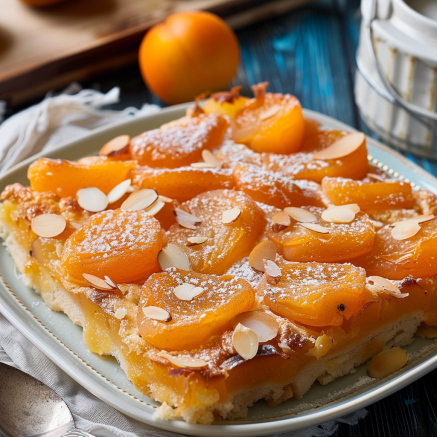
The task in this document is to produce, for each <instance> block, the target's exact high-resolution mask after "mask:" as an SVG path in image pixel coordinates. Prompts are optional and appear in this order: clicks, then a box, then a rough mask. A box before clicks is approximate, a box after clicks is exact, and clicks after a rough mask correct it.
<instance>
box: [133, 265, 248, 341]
mask: <svg viewBox="0 0 437 437" xmlns="http://www.w3.org/2000/svg"><path fill="white" fill-rule="evenodd" d="M182 284H191V285H192V286H194V287H198V288H200V290H197V291H196V293H200V294H198V295H197V296H195V297H194V298H192V299H191V300H181V299H180V298H179V297H177V296H176V294H175V289H176V288H177V287H178V286H181V285H182ZM176 293H177V291H176ZM254 296H255V293H254V291H253V289H252V287H251V286H250V284H249V283H248V282H246V281H244V280H242V279H237V278H234V277H233V276H230V275H226V276H221V277H217V276H210V275H202V274H199V273H194V272H187V271H184V270H178V269H173V268H172V269H169V270H167V271H166V272H164V273H159V274H155V275H153V276H151V277H150V278H149V279H148V280H147V281H146V282H145V284H144V286H143V289H142V296H141V300H140V303H139V307H138V329H139V331H140V333H141V336H142V337H143V338H144V339H145V340H146V341H148V342H149V343H151V344H153V345H154V346H156V347H158V348H160V349H165V350H184V349H186V350H191V349H194V348H198V347H199V346H200V345H202V344H203V343H204V342H205V341H206V340H208V339H209V338H210V337H212V336H213V335H219V334H222V333H223V332H224V331H226V330H229V329H232V322H233V320H234V318H235V317H236V316H237V315H238V314H240V313H242V312H244V311H248V310H250V309H251V308H252V306H253V303H254ZM149 306H156V307H159V308H162V309H164V310H165V311H167V312H168V313H169V314H170V316H171V320H170V321H167V322H164V321H159V320H154V319H152V318H150V317H147V316H146V315H145V313H144V308H147V307H149Z"/></svg>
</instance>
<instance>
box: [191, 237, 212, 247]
mask: <svg viewBox="0 0 437 437" xmlns="http://www.w3.org/2000/svg"><path fill="white" fill-rule="evenodd" d="M187 241H188V243H187V246H197V245H199V244H203V243H205V242H206V241H208V237H188V238H187Z"/></svg>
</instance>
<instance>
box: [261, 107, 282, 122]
mask: <svg viewBox="0 0 437 437" xmlns="http://www.w3.org/2000/svg"><path fill="white" fill-rule="evenodd" d="M281 109H282V108H281V106H279V105H273V106H270V108H268V109H266V110H265V111H264V112H261V114H260V116H259V118H260V120H267V119H268V118H270V117H273V116H274V115H275V114H277V113H278V112H279V111H280V110H281Z"/></svg>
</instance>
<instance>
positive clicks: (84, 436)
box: [62, 428, 94, 437]
mask: <svg viewBox="0 0 437 437" xmlns="http://www.w3.org/2000/svg"><path fill="white" fill-rule="evenodd" d="M62 437H94V436H93V435H92V434H90V433H89V432H86V431H82V430H80V429H77V428H71V429H70V431H68V432H67V433H65V434H64V435H63V436H62Z"/></svg>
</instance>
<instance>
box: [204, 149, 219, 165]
mask: <svg viewBox="0 0 437 437" xmlns="http://www.w3.org/2000/svg"><path fill="white" fill-rule="evenodd" d="M202 158H203V160H204V161H205V162H207V163H208V164H211V165H213V166H214V167H218V168H220V167H221V166H222V165H223V163H222V162H221V161H220V159H218V158H217V157H216V156H215V155H214V154H213V153H212V152H210V151H209V150H207V149H204V150H202Z"/></svg>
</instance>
